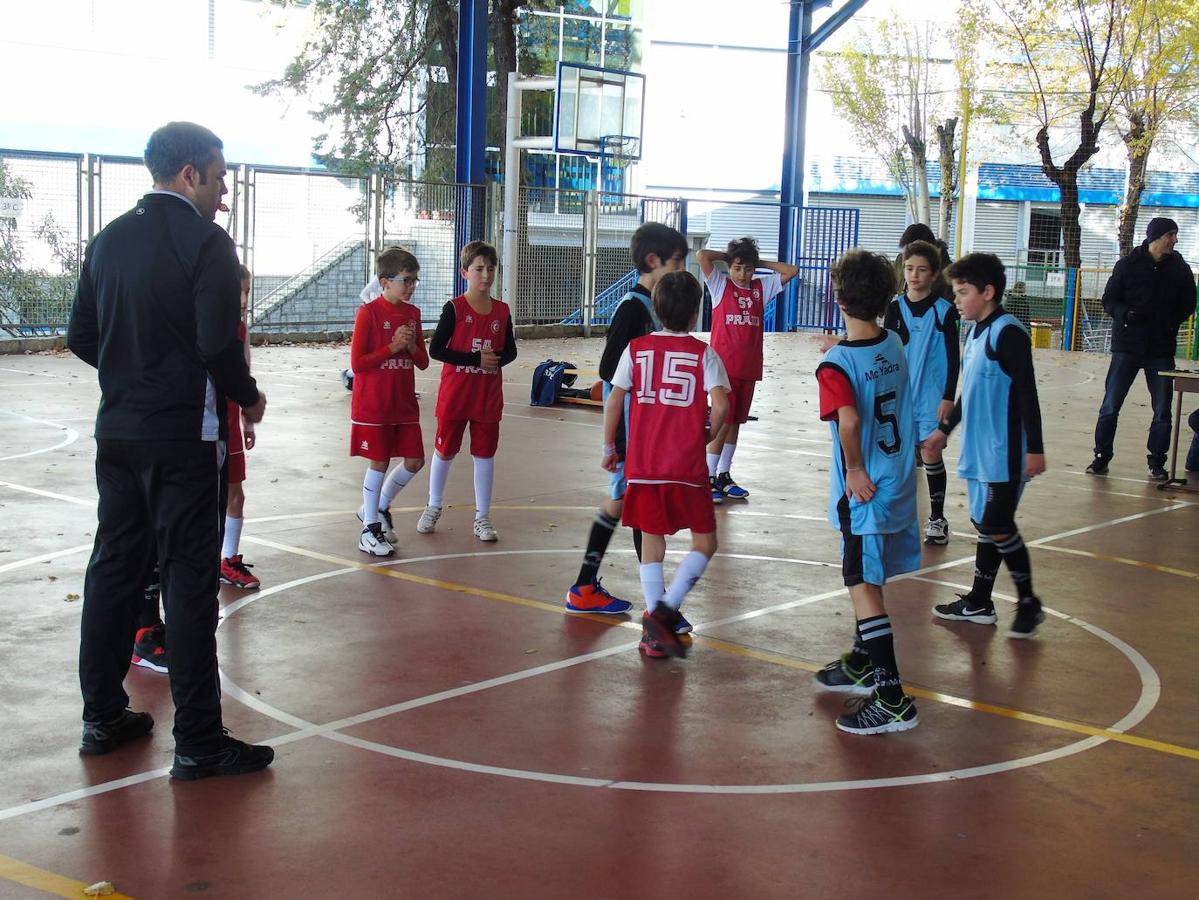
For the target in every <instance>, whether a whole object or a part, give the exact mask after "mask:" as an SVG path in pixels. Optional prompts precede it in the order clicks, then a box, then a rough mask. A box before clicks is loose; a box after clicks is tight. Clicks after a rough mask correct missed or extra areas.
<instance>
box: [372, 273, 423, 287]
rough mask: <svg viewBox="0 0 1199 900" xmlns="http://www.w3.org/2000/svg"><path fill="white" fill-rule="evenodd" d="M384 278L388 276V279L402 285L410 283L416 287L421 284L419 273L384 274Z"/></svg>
mask: <svg viewBox="0 0 1199 900" xmlns="http://www.w3.org/2000/svg"><path fill="white" fill-rule="evenodd" d="M383 278H386V279H387V280H388V281H394V282H396V283H397V284H401V285H409V284H410V285H412V286H413V287H416V286H417V285H418V284H420V276H418V275H396V276H394V277H393V276H391V275H384V276H383ZM383 278H380V279H379V280H380V281H382V280H383Z"/></svg>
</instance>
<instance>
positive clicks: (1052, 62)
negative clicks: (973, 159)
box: [992, 0, 1141, 268]
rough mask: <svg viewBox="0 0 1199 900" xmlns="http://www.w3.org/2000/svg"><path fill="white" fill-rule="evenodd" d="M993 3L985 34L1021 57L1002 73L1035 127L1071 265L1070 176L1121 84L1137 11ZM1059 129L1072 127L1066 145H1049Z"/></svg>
mask: <svg viewBox="0 0 1199 900" xmlns="http://www.w3.org/2000/svg"><path fill="white" fill-rule="evenodd" d="M996 5H997V6H998V8H999V10H1000V12H1001V13H1002V14H1003V16H1002V18H1001V19H996V20H994V24H993V28H992V33H993V34H994V36H995V37H996V38H997V40H998V42H999V43H1000V44H1001V45H1002V46H1006V47H1008V48H1010V49H1012V50H1013V51H1014V52H1015V53H1016V54H1018V55H1019V56H1021V57H1023V61H1022V63H1021V64H1020V65H1016V66H1009V67H1007V71H1008V72H1009V73H1010V74H1011V75H1012V76H1013V77H1017V78H1022V79H1024V80H1025V82H1026V84H1027V87H1028V90H1027V92H1026V93H1024V94H1023V95H1020V96H1023V97H1025V98H1026V100H1027V105H1028V106H1029V107H1030V111H1031V113H1032V114H1033V116H1034V117H1035V120H1036V122H1037V125H1038V127H1037V131H1036V134H1035V137H1034V143H1035V146H1036V148H1037V153H1038V155H1039V156H1040V159H1041V171H1043V172H1044V173H1045V176H1046V177H1047V178H1048V179H1049V180H1050V181H1052V182H1053V183H1054V184H1055V185H1057V187H1058V191H1059V192H1060V194H1061V222H1062V245H1063V249H1064V256H1065V264H1066V265H1067V266H1069V267H1072V268H1077V267H1078V266H1079V265H1080V264H1081V262H1082V252H1081V244H1082V228H1081V226H1080V224H1079V216H1080V213H1081V207H1080V206H1079V202H1078V173H1079V171H1080V170H1081V169H1082V167H1083V165H1085V164H1086V163H1087V161H1088V160H1090V159H1091V158H1092V157H1093V156H1095V154H1096V153H1098V152H1099V139H1100V134H1101V132H1102V131H1103V128H1104V126H1105V125H1106V124H1107V122H1108V120H1109V118H1110V117H1111V114H1112V111H1113V108H1114V106H1115V104H1116V101H1117V99H1118V98H1119V97H1120V95H1121V94H1122V92H1123V91H1124V90H1125V88H1126V87H1127V85H1128V82H1129V65H1128V59H1129V58H1131V56H1132V55H1134V54H1135V53H1137V52H1138V48H1139V44H1140V40H1141V37H1140V15H1139V14H1138V11H1136V10H1133V9H1131V8H1130V7H1129V6H1128V5H1127V4H1126V2H1125V0H1045V2H1042V3H1036V4H1033V3H1025V2H1022V0H1021V2H1019V3H1017V2H1016V0H996ZM1071 123H1074V124H1071ZM1067 127H1073V128H1074V129H1075V131H1074V134H1075V135H1076V139H1075V140H1072V141H1070V144H1072V145H1073V149H1072V150H1068V151H1067V150H1061V149H1055V148H1054V146H1053V140H1052V138H1053V137H1056V136H1060V135H1061V134H1062V133H1064V130H1065V128H1067ZM1063 155H1064V156H1065V158H1064V159H1063V158H1062V157H1063ZM1059 160H1060V161H1059Z"/></svg>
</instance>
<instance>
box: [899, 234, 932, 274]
mask: <svg viewBox="0 0 1199 900" xmlns="http://www.w3.org/2000/svg"><path fill="white" fill-rule="evenodd" d="M913 256H919V257H922V258H923V259H925V260H926V261H927V262H928V264H929V267H930V268H931V269H932V270H933V274H934V275H936V274H937V273H938V272H940V271H941V248H940V247H938V246H937V245H936V244H930V243H929V242H928V241H912V242H911V243H909V244H905V245H904V248H903V261H904V262H907V261H908V260H909V259H911V258H912V257H913Z"/></svg>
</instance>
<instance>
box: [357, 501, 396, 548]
mask: <svg viewBox="0 0 1199 900" xmlns="http://www.w3.org/2000/svg"><path fill="white" fill-rule="evenodd" d="M355 515H357V516H358V521H359V522H361V523H362V524H363V525H365V524H366V517H365V516H364V515H363V512H362V507H361V506H360V507H358V512H357V513H356V514H355ZM379 524H380V525H381V526H382V527H383V537H385V538H387V542H388V543H389V544H394V543H395V542H396V532H395V526H394V525H392V523H391V510H388V509H381V510H379Z"/></svg>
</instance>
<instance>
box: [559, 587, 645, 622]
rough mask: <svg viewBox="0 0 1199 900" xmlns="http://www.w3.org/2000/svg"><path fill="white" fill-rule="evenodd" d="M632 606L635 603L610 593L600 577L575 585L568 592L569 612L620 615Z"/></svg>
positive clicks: (567, 604) (567, 608)
mask: <svg viewBox="0 0 1199 900" xmlns="http://www.w3.org/2000/svg"><path fill="white" fill-rule="evenodd" d="M632 607H633V604H632V603H630V602H629V601H628V600H621V599H620V598H619V597H613V596H612V595H611V594H609V593H608V591H607V589H606V588H605V587H604V586H603V585H602V584H600V579H598V578H597V579H595V581H593V582H591V584H576V585H573V586H572V587H571V589H570V590H569V591H567V593H566V611H567V612H572V613H592V614H593V615H601V616H619V615H623V614H624V613H627V612H628V611H629V610H630V609H632Z"/></svg>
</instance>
